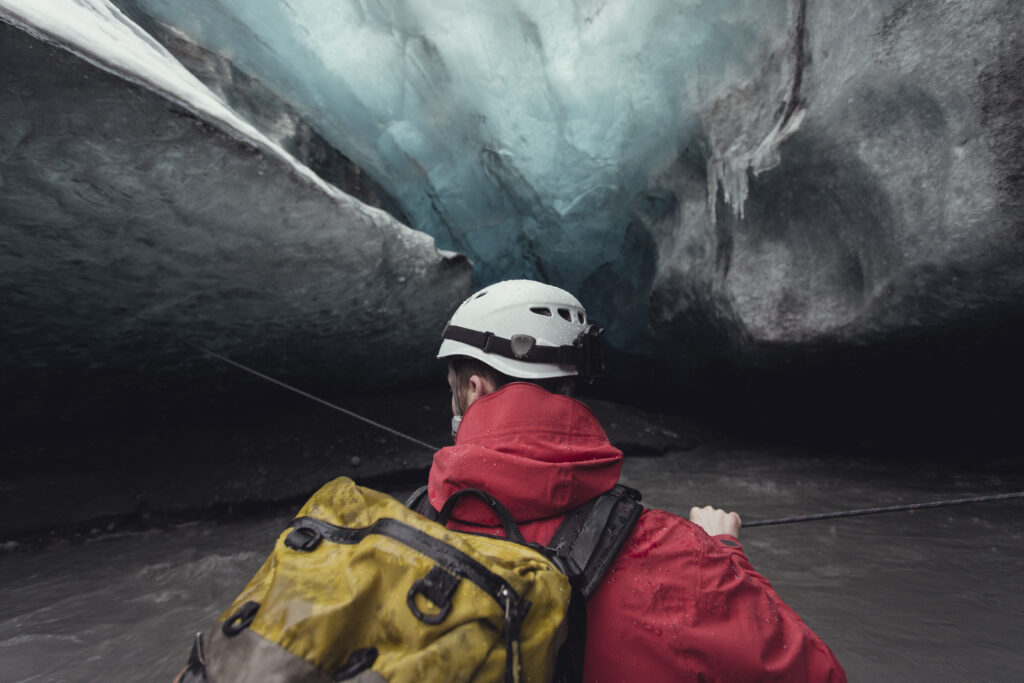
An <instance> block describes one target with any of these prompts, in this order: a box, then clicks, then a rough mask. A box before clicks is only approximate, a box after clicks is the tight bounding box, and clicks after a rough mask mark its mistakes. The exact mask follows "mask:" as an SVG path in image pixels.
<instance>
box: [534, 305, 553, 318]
mask: <svg viewBox="0 0 1024 683" xmlns="http://www.w3.org/2000/svg"><path fill="white" fill-rule="evenodd" d="M530 312H531V313H536V314H537V315H546V316H547V317H549V318H550V317H551V309H550V308H544V307H543V306H535V307H533V308H531V309H530Z"/></svg>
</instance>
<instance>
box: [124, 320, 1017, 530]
mask: <svg viewBox="0 0 1024 683" xmlns="http://www.w3.org/2000/svg"><path fill="white" fill-rule="evenodd" d="M120 310H121V311H123V312H124V313H127V314H128V315H130V316H131V317H133V318H135V319H136V320H138V321H140V322H142V323H144V324H145V325H147V326H152V323H150V322H149V321H147V320H145V319H144V318H142V317H141V316H139V315H137V314H135V313H133V312H132V311H129V310H127V309H123V308H122V309H120ZM171 335H172V336H173V337H175V338H176V339H178V340H179V341H180V342H181V343H183V344H186V345H188V346H191V347H192V348H194V349H196V350H198V351H201V352H202V353H205V354H207V355H209V356H212V357H214V358H216V359H217V360H220V361H223V362H225V363H227V364H228V365H231V366H234V367H236V368H238V369H239V370H243V371H245V372H248V373H249V374H251V375H254V376H256V377H259V378H260V379H264V380H266V381H268V382H270V383H272V384H276V385H277V386H279V387H282V388H284V389H287V390H288V391H293V392H295V393H296V394H298V395H299V396H304V397H306V398H308V399H310V400H312V401H316V402H317V403H319V404H321V405H324V406H327V407H328V408H332V409H334V410H337V411H338V412H340V413H343V414H345V415H348V416H349V417H351V418H354V419H356V420H360V421H362V422H365V423H366V424H368V425H371V426H373V427H376V428H378V429H382V430H384V431H385V432H388V433H389V434H393V435H394V436H397V437H399V438H401V439H405V440H406V441H409V442H411V443H414V444H416V445H417V446H423V447H424V448H428V449H430V451H431V452H434V451H438V450H440V449H439V448H438V447H437V446H432V445H430V444H428V443H427V442H425V441H420V440H419V439H417V438H416V437H413V436H409V435H408V434H403V433H402V432H400V431H398V430H397V429H392V428H391V427H388V426H387V425H383V424H381V423H380V422H376V421H374V420H371V419H370V418H368V417H363V416H362V415H360V414H358V413H355V412H353V411H351V410H348V409H347V408H342V407H341V406H339V405H335V404H334V403H331V402H330V401H325V400H324V399H322V398H320V397H319V396H314V395H313V394H310V393H309V392H307V391H303V390H302V389H299V388H298V387H294V386H292V385H290V384H287V383H285V382H282V381H281V380H279V379H276V378H274V377H271V376H270V375H266V374H264V373H262V372H260V371H259V370H255V369H253V368H250V367H249V366H247V365H243V364H242V363H239V362H238V361H236V360H232V359H231V358H228V357H227V356H224V355H222V354H219V353H217V352H216V351H212V350H210V349H208V348H206V347H205V346H202V345H201V344H197V343H195V342H193V341H191V340H189V339H185V338H184V337H182V336H180V335H177V334H174V333H173V332H172V333H171ZM1014 498H1024V491H1017V492H1015V493H997V494H992V495H987V496H975V497H973V498H957V499H954V500H937V501H932V502H928V503H908V504H905V505H888V506H885V507H874V508H861V509H858V510H840V511H838V512H822V513H819V514H816V515H797V516H795V517H779V518H776V519H760V520H755V521H753V522H744V523H743V528H744V529H750V528H753V527H758V526H772V525H776V524H793V523H796V522H815V521H819V520H822V519H838V518H841V517H857V516H860V515H877V514H881V513H883V512H901V511H905V510H923V509H925V508H937V507H947V506H950V505H968V504H971V503H987V502H990V501H995V500H1010V499H1014Z"/></svg>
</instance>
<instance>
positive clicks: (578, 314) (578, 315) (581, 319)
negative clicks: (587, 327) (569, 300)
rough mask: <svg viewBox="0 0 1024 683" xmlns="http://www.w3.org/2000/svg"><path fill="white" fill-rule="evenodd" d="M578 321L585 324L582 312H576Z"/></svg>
mask: <svg viewBox="0 0 1024 683" xmlns="http://www.w3.org/2000/svg"><path fill="white" fill-rule="evenodd" d="M576 320H579V321H580V322H583V313H581V312H580V311H576Z"/></svg>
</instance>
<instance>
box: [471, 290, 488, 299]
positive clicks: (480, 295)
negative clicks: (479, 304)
mask: <svg viewBox="0 0 1024 683" xmlns="http://www.w3.org/2000/svg"><path fill="white" fill-rule="evenodd" d="M485 294H487V291H486V290H485V291H483V292H480V293H479V294H477V295H476V296H474V297H473V298H474V299H479V298H480V297H482V296H483V295H485Z"/></svg>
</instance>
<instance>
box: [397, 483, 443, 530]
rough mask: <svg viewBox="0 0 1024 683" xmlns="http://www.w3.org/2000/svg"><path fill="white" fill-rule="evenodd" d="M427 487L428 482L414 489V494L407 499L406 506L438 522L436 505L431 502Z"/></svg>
mask: <svg viewBox="0 0 1024 683" xmlns="http://www.w3.org/2000/svg"><path fill="white" fill-rule="evenodd" d="M427 488H428V487H427V484H424V485H423V486H421V487H419V488H418V489H416V490H415V491H413V492H412V495H411V496H409V498H408V499H407V500H406V501H405V507H407V508H409V509H410V510H412V511H413V512H418V513H420V514H421V515H423V516H424V517H426V518H427V519H431V520H434V521H435V522H436V521H437V510H435V509H434V506H433V505H431V504H430V498H429V497H428V496H427Z"/></svg>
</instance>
